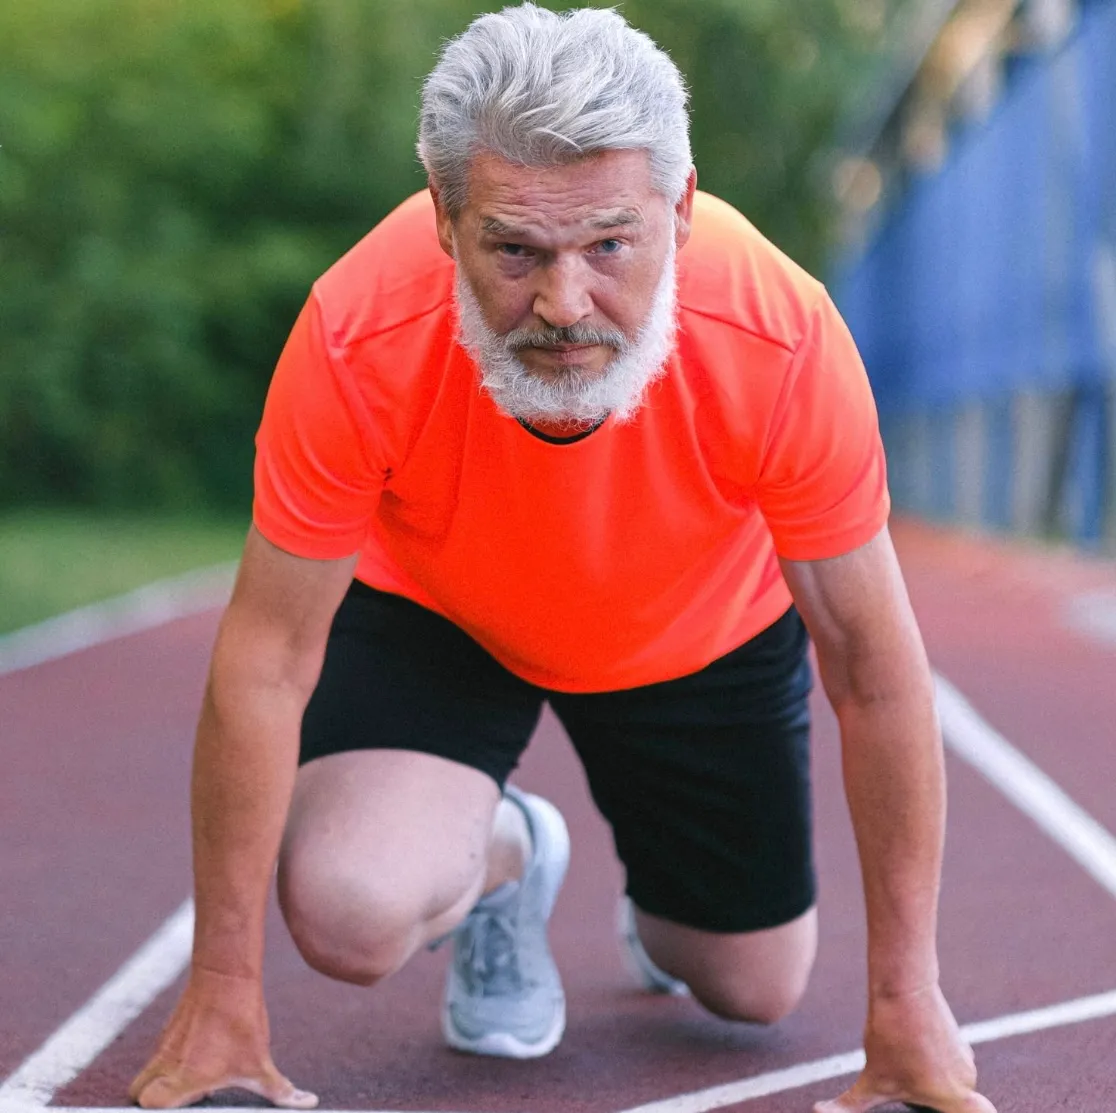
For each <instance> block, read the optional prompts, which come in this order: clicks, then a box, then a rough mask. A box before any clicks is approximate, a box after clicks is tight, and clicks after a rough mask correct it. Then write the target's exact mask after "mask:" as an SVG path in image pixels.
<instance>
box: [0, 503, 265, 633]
mask: <svg viewBox="0 0 1116 1113" xmlns="http://www.w3.org/2000/svg"><path fill="white" fill-rule="evenodd" d="M247 528H248V521H247V518H245V519H243V520H239V519H232V518H230V519H225V520H221V519H204V518H184V517H170V516H165V515H164V516H159V515H151V514H148V515H138V514H137V515H124V514H102V513H95V512H92V511H90V512H84V511H74V510H64V511H56V510H20V511H14V512H8V513H5V514H0V633H6V632H8V631H11V630H15V629H18V628H19V627H21V626H27V625H30V624H31V623H33V622H39V621H41V620H42V619H44V618H49V617H50V616H51V615H55V614H59V613H61V612H62V611H68V610H71V609H72V608H74V607H80V606H82V605H83V604H85V603H93V602H96V601H97V600H99V599H107V598H109V597H110V596H113V595H119V594H120V593H121V592H125V591H130V590H132V589H133V588H136V587H140V586H141V585H143V584H146V583H150V582H151V581H152V580H158V579H161V578H163V577H164V576H174V575H177V574H179V573H182V572H188V571H190V570H191V569H194V568H201V567H204V566H205V565H209V564H218V563H220V562H222V561H228V560H235V559H236V558H237V557H238V556H239V555H240V549H241V546H242V545H243V543H244V535H245V533H246V531H247Z"/></svg>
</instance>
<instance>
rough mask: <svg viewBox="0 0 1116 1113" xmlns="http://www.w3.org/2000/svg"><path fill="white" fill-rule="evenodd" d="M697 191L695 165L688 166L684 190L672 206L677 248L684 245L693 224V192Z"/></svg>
mask: <svg viewBox="0 0 1116 1113" xmlns="http://www.w3.org/2000/svg"><path fill="white" fill-rule="evenodd" d="M696 191H697V167H696V166H695V167H691V168H690V176H689V178H688V179H687V181H686V191H685V193H683V194H682V197H681V199H680V200H679V202H678V204H677V205H675V206H674V243H675V246H676V247H678V248H679V249H681V248H683V247H685V246H686V241H687V240H689V238H690V231H691V229H692V228H693V226H694V193H695V192H696Z"/></svg>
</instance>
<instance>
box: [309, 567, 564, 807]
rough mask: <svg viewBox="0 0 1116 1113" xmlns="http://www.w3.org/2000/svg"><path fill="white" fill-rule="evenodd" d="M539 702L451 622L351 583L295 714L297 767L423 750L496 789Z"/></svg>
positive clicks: (524, 737)
mask: <svg viewBox="0 0 1116 1113" xmlns="http://www.w3.org/2000/svg"><path fill="white" fill-rule="evenodd" d="M542 699H543V693H542V692H541V690H539V689H538V688H535V687H534V686H533V685H531V684H528V683H527V682H526V681H523V680H521V679H520V678H519V677H516V676H514V675H513V674H512V673H510V672H509V671H508V670H507V669H505V668H504V667H503V666H502V665H501V664H500V663H499V662H498V661H496V660H495V659H494V658H493V657H492V656H491V655H490V654H488V653H487V652H486V651H485V650H484V649H482V648H481V646H480V645H478V644H477V643H476V642H475V641H473V639H472V638H470V637H469V636H468V635H467V634H466V633H465V632H464V631H463V630H461V629H460V628H459V627H457V626H455V625H454V624H453V623H452V622H450V621H448V620H447V619H445V618H442V617H441V616H440V615H437V614H434V613H433V612H432V611H429V610H427V609H426V608H425V607H420V606H419V605H418V604H417V603H413V602H412V601H411V600H409V599H404V598H402V597H401V596H397V595H391V594H389V593H387V592H381V591H377V590H375V589H373V588H370V587H368V586H366V585H365V584H362V583H361V582H359V581H357V580H354V581H353V584H352V586H351V588H350V589H349V592H348V593H347V595H346V596H345V598H344V600H343V601H342V603H341V606H340V607H339V608H338V611H337V615H336V617H335V618H334V621H333V626H332V627H331V630H330V635H329V641H328V642H327V645H326V653H325V661H324V663H323V666H322V673H321V677H320V678H319V681H318V685H317V688H316V689H315V691H314V694H313V696H312V697H311V699H310V702H309V705H308V706H307V708H306V714H305V715H304V716H303V722H302V747H301V754H300V761H301V763H302V764H304V765H305V764H307V763H313V762H315V761H317V760H319V759H321V758H324V757H328V756H330V755H333V754H340V753H347V752H350V751H375V750H400V751H406V752H412V753H423V754H429V755H432V756H435V757H441V758H445V759H446V760H448V761H453V762H457V763H459V764H461V765H465V766H468V767H470V768H472V769H476V770H478V771H480V772H481V773H484V774H485V775H487V776H488V777H489V778H490V779H491V780H493V781H495V782H496V784H497V785H498V786H499V787H501V788H502V787H503V785H504V782H505V781H506V779H507V777H508V775H509V774H510V773H511V771H512V770H513V769H514V768H515V766H516V764H517V763H518V761H519V758H520V757H521V755H522V753H523V750H524V749H525V748H526V746H527V742H528V740H529V738H530V736H531V732H532V730H533V729H534V727H535V724H536V723H537V722H538V717H539V712H540V711H541V708H542Z"/></svg>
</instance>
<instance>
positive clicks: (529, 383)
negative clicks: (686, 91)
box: [436, 151, 694, 426]
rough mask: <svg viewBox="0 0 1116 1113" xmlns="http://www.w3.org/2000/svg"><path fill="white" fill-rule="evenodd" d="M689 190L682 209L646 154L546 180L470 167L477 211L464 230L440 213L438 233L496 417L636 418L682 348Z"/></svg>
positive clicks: (463, 222)
mask: <svg viewBox="0 0 1116 1113" xmlns="http://www.w3.org/2000/svg"><path fill="white" fill-rule="evenodd" d="M693 186H694V182H693V179H692V178H691V182H690V186H689V188H688V189H687V192H686V195H685V196H684V197H683V199H682V201H681V202H680V203H679V204H678V205H676V206H672V205H671V204H670V202H669V201H667V199H666V198H665V197H663V195H662V194H661V193H659V192H658V191H656V190H655V189H654V188H653V186H652V184H651V174H650V165H649V159H648V156H647V154H646V152H644V151H609V152H605V153H603V154H598V155H594V156H591V157H589V158H586V159H582V160H580V161H578V162H574V163H569V164H567V165H564V166H558V167H550V168H543V169H540V168H532V167H523V166H518V165H515V164H513V163H508V162H505V161H504V160H503V159H500V158H498V157H496V156H494V155H488V154H486V155H480V156H478V157H477V158H476V159H474V161H473V164H472V167H471V170H470V177H469V191H468V201H467V203H466V205H465V207H464V209H463V210H462V211H461V212H460V213H459V214H458V217H457V219H456V220H455V221H451V220H450V219H449V216H448V214H447V213H446V212H445V211H444V209H443V208H442V207H441V205H440V204H439V205H438V231H439V238H440V239H441V242H442V246H443V248H445V250H446V251H447V252H448V253H449V254H451V255H452V256H453V257H454V258H455V260H456V261H457V272H458V283H457V296H458V308H459V315H460V328H461V339H462V341H463V343H464V344H465V346H466V348H467V349H468V350H469V351H470V353H471V354H472V355H473V356H474V357H475V358H476V359H477V361H478V363H479V364H480V368H481V372H482V376H483V381H484V385H485V387H486V388H487V389H488V390H489V392H490V393H491V394H492V395H493V397H494V398H495V400H496V402H497V404H499V405H500V406H501V407H502V408H503V409H505V410H506V411H507V412H509V413H511V414H513V415H514V416H516V417H521V418H524V419H525V420H529V421H532V422H534V423H536V424H539V423H542V424H544V425H545V424H552V425H557V426H568V425H575V426H576V425H585V424H589V423H592V422H594V421H597V420H600V419H601V418H603V417H604V416H605V415H606V414H607V413H608V412H610V411H614V412H616V413H617V416H618V417H620V418H621V419H624V418H626V417H629V416H631V413H632V412H634V410H635V409H636V408H637V406H638V403H639V401H640V399H641V398H642V395H643V392H644V389H645V388H646V386H647V384H648V383H649V382H650V381H651V380H652V379H654V378H655V377H656V375H657V374H658V373H659V371H660V370H661V368H662V366H663V364H664V362H665V360H666V358H667V356H668V355H669V353H670V348H671V346H672V343H673V333H674V254H675V251H676V249H677V248H678V247H680V246H681V245H682V244H683V243H685V241H686V239H687V238H688V235H689V228H690V215H691V211H692V200H693ZM436 200H437V199H436Z"/></svg>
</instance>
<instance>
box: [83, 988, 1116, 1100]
mask: <svg viewBox="0 0 1116 1113" xmlns="http://www.w3.org/2000/svg"><path fill="white" fill-rule="evenodd" d="M1114 1015H1116V990H1114V991H1112V992H1110V993H1099V994H1097V995H1095V996H1093V997H1079V998H1078V999H1077V1000H1074V1001H1066V1002H1064V1003H1062V1004H1060V1005H1050V1006H1048V1007H1046V1008H1042V1009H1031V1010H1029V1011H1028V1012H1022V1013H1012V1014H1010V1015H1009V1016H1001V1017H997V1018H996V1019H994V1020H984V1021H981V1022H979V1023H977V1024H966V1025H964V1026H963V1027H962V1029H961V1032H962V1035H964V1037H965V1038H966V1039H967V1040H968V1041H969V1043H973V1044H978V1043H990V1042H992V1041H993V1040H1002V1039H1006V1038H1007V1037H1008V1036H1021V1035H1025V1034H1027V1033H1030V1032H1042V1031H1045V1030H1046V1029H1049V1028H1061V1027H1064V1026H1066V1025H1067V1024H1079V1023H1081V1022H1082V1021H1085V1020H1096V1019H1099V1018H1100V1017H1104V1016H1114ZM863 1066H864V1052H863V1051H849V1052H847V1053H846V1054H844V1055H831V1056H830V1057H829V1058H828V1059H817V1060H815V1061H814V1062H812V1063H802V1064H800V1065H799V1066H797V1067H789V1068H788V1069H787V1070H778V1071H771V1072H770V1073H769V1074H759V1075H756V1076H755V1077H754V1078H745V1079H742V1080H741V1081H739V1082H729V1083H726V1084H725V1085H723V1086H711V1087H710V1088H709V1089H707V1090H697V1091H695V1092H694V1093H692V1094H682V1095H680V1096H679V1097H673V1098H666V1099H664V1100H663V1101H653V1102H650V1103H648V1104H646V1105H635V1106H632V1107H631V1108H630V1109H624V1110H621V1113H708V1111H709V1110H711V1109H723V1108H724V1107H725V1106H726V1105H738V1104H740V1103H741V1102H745V1101H751V1100H752V1099H753V1098H761V1097H767V1096H768V1095H770V1094H780V1093H783V1092H784V1091H786V1090H798V1089H801V1088H802V1087H803V1086H809V1085H811V1084H812V1083H814V1082H826V1081H828V1080H829V1079H831V1078H840V1077H841V1076H842V1075H851V1074H855V1073H856V1072H857V1071H859V1070H860V1068H861V1067H863ZM67 1113H71V1111H69V1110H67ZM210 1113H216V1111H210Z"/></svg>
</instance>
